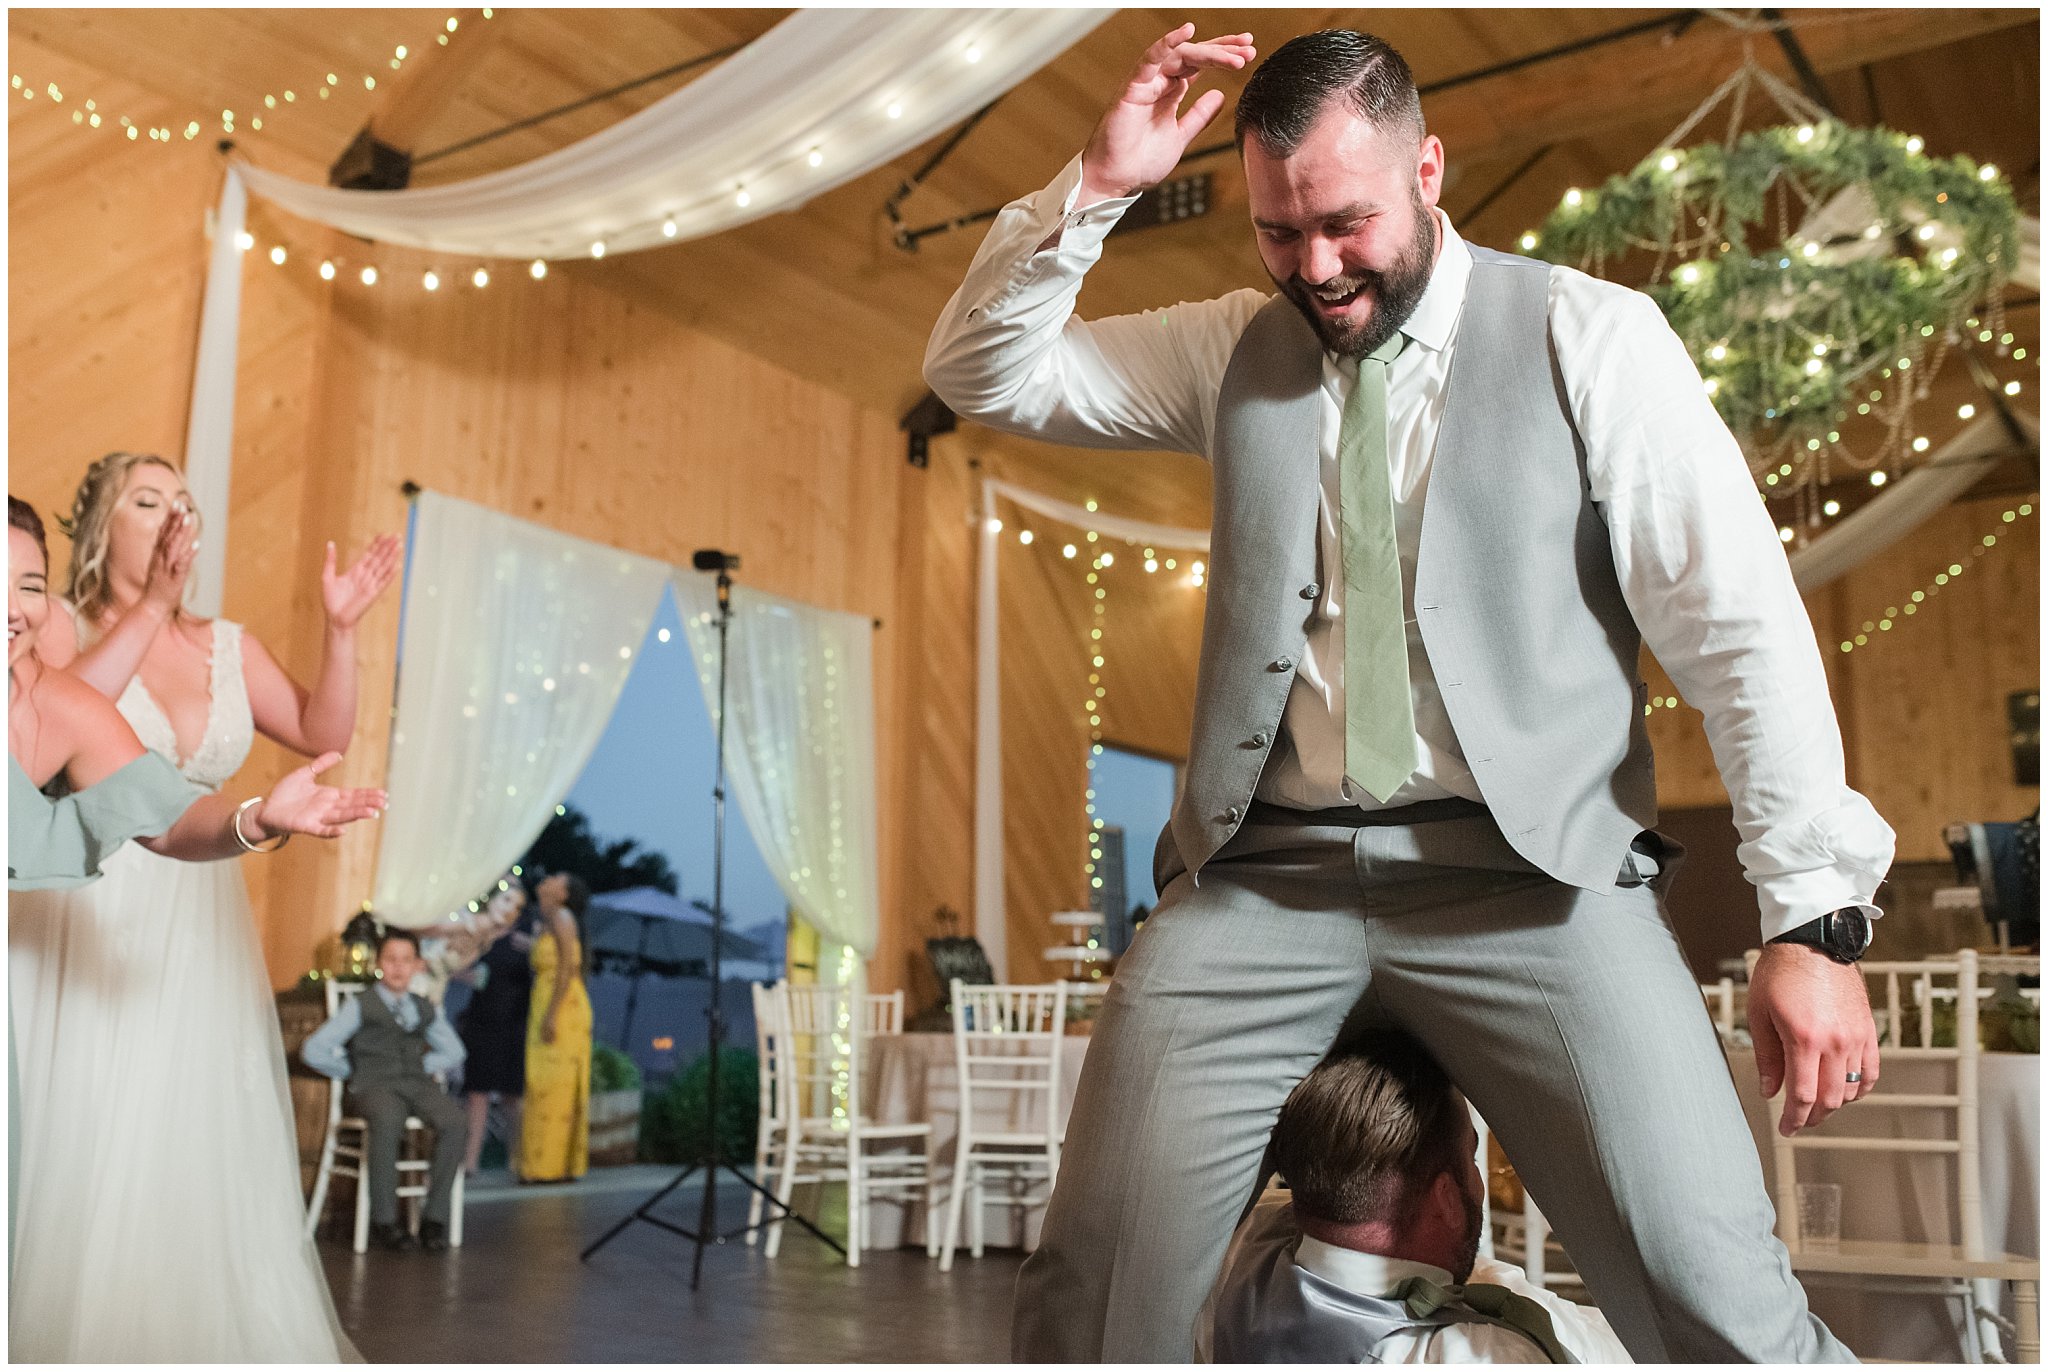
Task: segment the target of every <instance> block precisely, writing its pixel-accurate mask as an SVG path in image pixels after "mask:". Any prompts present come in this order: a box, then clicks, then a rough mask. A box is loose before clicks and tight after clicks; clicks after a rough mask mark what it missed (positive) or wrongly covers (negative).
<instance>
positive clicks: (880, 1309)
mask: <svg viewBox="0 0 2048 1372" xmlns="http://www.w3.org/2000/svg"><path fill="white" fill-rule="evenodd" d="M625 1171H626V1172H627V1173H628V1174H627V1175H619V1174H617V1173H612V1174H607V1173H606V1172H602V1171H600V1172H596V1173H593V1174H592V1175H591V1176H590V1177H589V1178H586V1179H585V1180H584V1181H583V1182H580V1183H576V1184H575V1185H571V1186H564V1187H549V1188H524V1189H521V1190H520V1191H519V1193H518V1194H517V1195H506V1194H504V1193H503V1192H502V1191H499V1192H498V1193H496V1194H493V1193H492V1192H491V1191H490V1190H489V1189H487V1188H479V1189H478V1190H477V1192H475V1193H474V1194H473V1197H472V1201H471V1203H470V1205H469V1206H468V1208H467V1219H466V1226H465V1228H466V1232H465V1235H464V1242H463V1246H462V1247H461V1248H460V1249H453V1250H450V1251H449V1252H446V1253H440V1254H431V1253H419V1252H412V1253H386V1252H382V1251H379V1250H375V1249H373V1250H372V1251H370V1252H368V1253H365V1254H363V1255H361V1256H357V1255H356V1254H354V1253H352V1252H350V1251H349V1249H348V1244H347V1240H346V1236H340V1237H336V1236H334V1235H332V1234H331V1233H330V1234H327V1235H323V1236H322V1238H321V1241H320V1250H321V1257H322V1260H323V1261H324V1262H325V1264H326V1268H327V1278H328V1282H329V1284H330V1285H331V1286H332V1287H333V1290H334V1302H335V1306H336V1308H337V1309H338V1310H339V1312H340V1315H341V1322H342V1325H343V1327H344V1328H345V1329H346V1330H347V1331H348V1334H349V1337H350V1338H352V1339H353V1340H355V1343H356V1347H357V1348H358V1349H360V1350H361V1352H362V1354H363V1356H364V1357H365V1358H367V1359H369V1360H370V1361H371V1362H1002V1361H1006V1360H1007V1359H1008V1355H1009V1326H1010V1305H1011V1294H1012V1290H1013V1288H1014V1286H1015V1284H1016V1279H1017V1268H1018V1266H1019V1264H1020V1263H1021V1262H1022V1258H1023V1255H1022V1254H1020V1253H1017V1252H1014V1251H1008V1250H998V1249H990V1250H988V1252H987V1254H986V1255H985V1256H983V1257H982V1258H980V1259H979V1260H977V1259H974V1258H972V1257H969V1256H968V1255H967V1254H966V1253H964V1252H963V1253H961V1254H960V1256H959V1257H958V1258H957V1259H956V1261H955V1262H954V1266H953V1270H952V1272H950V1273H947V1274H943V1275H942V1274H941V1273H940V1272H939V1270H938V1263H937V1262H936V1261H934V1260H931V1259H928V1258H926V1257H925V1256H924V1253H923V1250H921V1249H901V1250H893V1249H892V1250H888V1251H885V1252H877V1253H868V1254H863V1255H862V1259H861V1266H860V1267H859V1268H857V1269H852V1268H848V1267H847V1266H846V1264H845V1262H844V1260H843V1259H841V1258H840V1257H839V1255H838V1254H836V1253H834V1252H832V1251H831V1250H830V1249H828V1248H826V1247H825V1246H824V1245H822V1244H820V1243H818V1242H817V1241H816V1240H815V1239H812V1238H810V1237H809V1236H808V1235H806V1234H805V1233H803V1231H802V1230H800V1229H798V1228H796V1227H795V1226H793V1225H792V1226H790V1227H789V1228H788V1229H787V1230H786V1232H785V1233H784V1236H783V1243H782V1252H781V1254H780V1256H778V1257H777V1258H776V1259H775V1260H774V1261H773V1262H770V1261H768V1260H767V1259H765V1258H764V1257H763V1256H762V1255H761V1250H760V1249H759V1248H758V1247H755V1248H749V1247H747V1246H746V1245H745V1244H744V1243H743V1242H741V1241H740V1240H737V1239H735V1240H733V1241H731V1242H730V1243H727V1244H725V1245H723V1246H719V1247H713V1248H710V1249H708V1250H707V1251H706V1252H705V1255H704V1280H703V1285H702V1286H701V1288H700V1289H699V1290H697V1291H696V1292H694V1293H693V1292H692V1291H691V1290H690V1255H691V1246H690V1244H689V1243H688V1242H687V1241H685V1240H683V1239H680V1238H677V1237H675V1236H674V1235H672V1234H669V1233H666V1232H665V1231H663V1230H660V1229H657V1228H655V1227H654V1226H652V1225H647V1224H635V1225H633V1226H632V1227H631V1228H629V1229H628V1230H627V1231H626V1232H625V1233H623V1234H621V1235H620V1236H619V1237H618V1238H616V1239H614V1240H613V1241H612V1242H611V1244H610V1245H609V1246H607V1247H606V1248H605V1249H604V1250H603V1251H602V1252H600V1253H598V1254H597V1255H596V1256H595V1257H593V1258H592V1259H591V1260H590V1261H589V1262H588V1263H582V1262H579V1261H577V1254H578V1253H579V1252H580V1251H581V1250H582V1248H583V1246H584V1245H585V1244H587V1243H589V1242H590V1241H591V1240H592V1239H595V1238H596V1237H597V1236H598V1235H599V1234H602V1233H603V1232H604V1231H605V1230H606V1229H607V1228H609V1227H610V1226H611V1225H612V1224H613V1223H614V1222H615V1221H617V1220H618V1219H619V1218H620V1217H621V1216H623V1215H625V1214H627V1213H629V1212H630V1211H631V1210H632V1209H633V1208H634V1206H635V1205H637V1204H638V1203H639V1202H640V1200H641V1199H642V1198H643V1197H644V1196H646V1195H647V1194H649V1193H650V1192H651V1191H652V1190H653V1189H654V1188H655V1187H656V1186H658V1185H659V1184H660V1183H661V1182H662V1181H663V1180H665V1179H666V1178H667V1177H668V1176H669V1175H670V1174H669V1173H667V1172H664V1171H655V1170H652V1169H642V1168H633V1169H625ZM718 1194H719V1200H720V1210H721V1215H722V1223H723V1224H724V1225H725V1227H727V1228H730V1227H732V1226H734V1225H736V1224H738V1223H741V1222H742V1221H743V1220H744V1219H745V1217H746V1199H745V1193H744V1192H743V1191H741V1189H740V1188H739V1186H738V1185H737V1184H736V1183H731V1182H728V1181H726V1180H724V1179H723V1178H721V1180H720V1185H719V1189H718ZM697 1205H698V1201H697V1192H696V1190H695V1187H694V1185H691V1186H686V1187H685V1188H684V1189H682V1190H679V1191H678V1192H676V1193H675V1194H674V1195H673V1196H671V1197H670V1198H669V1199H668V1201H667V1202H665V1203H664V1204H663V1206H662V1208H661V1209H660V1210H659V1211H658V1212H657V1213H659V1214H660V1215H662V1216H663V1217H664V1218H666V1219H668V1220H670V1221H672V1222H674V1223H679V1224H682V1225H683V1226H684V1227H686V1228H687V1227H691V1226H693V1225H694V1223H695V1221H696V1216H697ZM821 1223H822V1224H823V1227H824V1228H825V1230H826V1231H827V1232H828V1233H831V1234H832V1235H833V1236H834V1237H835V1238H843V1237H844V1235H845V1218H844V1213H843V1209H842V1208H841V1207H840V1206H839V1205H837V1204H833V1203H830V1202H828V1208H827V1210H826V1212H825V1214H824V1216H823V1218H822V1221H821Z"/></svg>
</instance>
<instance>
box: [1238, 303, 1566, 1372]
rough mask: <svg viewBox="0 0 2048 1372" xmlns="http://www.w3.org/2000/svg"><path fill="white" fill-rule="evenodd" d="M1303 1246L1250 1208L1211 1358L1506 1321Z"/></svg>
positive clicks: (1283, 1212)
mask: <svg viewBox="0 0 2048 1372" xmlns="http://www.w3.org/2000/svg"><path fill="white" fill-rule="evenodd" d="M1288 308H1290V309H1291V308H1293V307H1292V306H1289V307H1288ZM1300 1242H1301V1237H1300V1235H1299V1233H1297V1232H1296V1230H1295V1226H1294V1217H1293V1212H1292V1210H1290V1209H1289V1208H1288V1207H1287V1206H1285V1205H1270V1204H1268V1205H1261V1206H1259V1207H1258V1208H1257V1209H1255V1210H1253V1212H1252V1215H1251V1218H1250V1219H1249V1220H1248V1221H1247V1222H1246V1223H1245V1225H1244V1227H1243V1228H1241V1229H1240V1230H1239V1232H1238V1234H1237V1236H1236V1238H1235V1239H1233V1240H1232V1241H1231V1245H1230V1252H1229V1254H1228V1256H1226V1257H1225V1259H1224V1263H1223V1272H1222V1274H1221V1275H1220V1276H1219V1277H1218V1278H1217V1280H1216V1288H1215V1290H1214V1291H1213V1292H1212V1293H1211V1294H1210V1297H1209V1304H1208V1307H1207V1310H1206V1311H1205V1314H1204V1318H1206V1319H1208V1320H1209V1322H1210V1323H1209V1361H1211V1362H1215V1363H1245V1362H1285V1363H1376V1362H1381V1361H1383V1359H1382V1358H1381V1357H1380V1355H1379V1346H1380V1344H1381V1343H1382V1342H1384V1341H1385V1340H1386V1339H1388V1338H1390V1337H1391V1336H1393V1335H1395V1334H1399V1333H1404V1332H1409V1331H1415V1330H1422V1329H1437V1328H1442V1327H1444V1326H1446V1325H1451V1324H1495V1325H1497V1324H1500V1323H1501V1321H1499V1320H1496V1319H1491V1318H1489V1317H1487V1316H1485V1315H1482V1314H1480V1313H1479V1312H1478V1311H1476V1310H1467V1309H1464V1308H1462V1307H1459V1306H1455V1305H1447V1306H1443V1307H1441V1308H1439V1309H1437V1310H1433V1311H1431V1312H1430V1313H1429V1314H1426V1315H1415V1314H1411V1313H1410V1312H1409V1310H1408V1307H1407V1306H1406V1305H1405V1304H1403V1303H1402V1302H1400V1301H1397V1300H1395V1299H1393V1298H1392V1297H1389V1296H1365V1295H1360V1294H1359V1293H1358V1292H1356V1291H1351V1290H1347V1289H1346V1288H1344V1287H1342V1286H1339V1285H1337V1284H1336V1283H1335V1282H1333V1281H1329V1280H1326V1279H1325V1278H1323V1277H1319V1276H1317V1275H1316V1274H1315V1273H1313V1272H1310V1271H1309V1270H1307V1269H1306V1268H1304V1267H1301V1266H1299V1265H1297V1264H1296V1263H1295V1261H1294V1253H1295V1250H1296V1249H1297V1248H1298V1247H1299V1246H1300ZM1531 1347H1532V1348H1533V1347H1534V1345H1533V1344H1532V1345H1531Z"/></svg>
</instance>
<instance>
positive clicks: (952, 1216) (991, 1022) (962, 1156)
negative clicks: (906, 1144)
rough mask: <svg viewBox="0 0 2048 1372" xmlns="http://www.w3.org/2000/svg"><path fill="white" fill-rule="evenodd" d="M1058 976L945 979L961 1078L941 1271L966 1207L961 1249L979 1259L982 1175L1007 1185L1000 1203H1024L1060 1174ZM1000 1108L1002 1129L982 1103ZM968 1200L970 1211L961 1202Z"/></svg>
mask: <svg viewBox="0 0 2048 1372" xmlns="http://www.w3.org/2000/svg"><path fill="white" fill-rule="evenodd" d="M1067 991H1068V986H1067V983H1065V982H1057V981H1056V982H1054V983H1052V984H1051V985H1050V986H968V985H965V984H963V983H961V982H960V981H958V980H955V981H954V982H953V986H952V1001H953V1052H954V1061H955V1063H956V1065H957V1067H958V1072H959V1078H960V1131H959V1134H958V1136H957V1138H956V1140H955V1152H954V1156H953V1169H952V1172H951V1175H950V1177H949V1179H948V1182H947V1186H946V1221H945V1230H944V1237H943V1239H942V1240H941V1241H940V1248H939V1270H940V1271H941V1272H950V1271H952V1270H953V1253H954V1250H955V1249H956V1248H957V1247H958V1246H959V1243H960V1222H961V1217H962V1215H963V1213H967V1214H968V1225H969V1245H970V1246H969V1251H970V1252H971V1253H972V1254H973V1255H974V1256H975V1257H977V1258H978V1257H980V1256H981V1254H982V1245H983V1239H984V1234H983V1227H982V1226H983V1211H984V1210H985V1209H986V1207H987V1205H988V1202H989V1197H988V1181H989V1179H990V1178H991V1177H1000V1178H1001V1179H1002V1180H1003V1181H1004V1182H1006V1183H1007V1187H1008V1194H1007V1196H999V1197H998V1198H997V1199H998V1201H999V1202H1001V1203H1006V1204H1009V1205H1012V1206H1022V1205H1024V1204H1026V1203H1027V1198H1028V1192H1029V1189H1030V1188H1032V1187H1033V1186H1034V1185H1035V1184H1037V1183H1040V1182H1042V1183H1043V1185H1044V1195H1045V1196H1046V1197H1048V1198H1049V1197H1050V1196H1051V1195H1052V1187H1053V1182H1054V1181H1055V1180H1056V1179H1057V1178H1058V1176H1059V1167H1060V1138H1061V1135H1062V1134H1063V1133H1064V1132H1065V1130H1064V1129H1063V1128H1062V1126H1061V1123H1060V1118H1059V1115H1060V1049H1061V1044H1062V1041H1063V1040H1064V1038H1065V1036H1066V1025H1067ZM995 1100H1001V1101H1002V1102H1003V1103H1004V1104H1005V1105H1006V1106H1007V1108H1008V1113H1007V1118H1005V1119H1004V1121H1003V1124H1002V1125H1001V1127H996V1128H991V1127H989V1126H988V1124H987V1123H986V1120H987V1118H988V1116H989V1114H990V1113H992V1112H990V1111H989V1110H988V1104H989V1102H991V1101H995ZM970 1206H971V1207H972V1208H971V1212H970V1211H969V1210H968V1207H970Z"/></svg>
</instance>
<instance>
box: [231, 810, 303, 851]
mask: <svg viewBox="0 0 2048 1372" xmlns="http://www.w3.org/2000/svg"><path fill="white" fill-rule="evenodd" d="M262 803H263V797H262V796H250V797H249V798H248V799H247V800H245V801H243V802H242V803H241V804H240V805H237V806H236V807H235V822H234V830H235V842H237V843H239V844H241V845H242V847H243V848H244V849H246V850H247V851H249V852H251V853H274V852H276V851H277V850H278V849H280V848H282V847H284V846H285V844H287V843H290V842H291V841H292V836H291V835H290V834H279V835H278V836H277V842H276V843H273V844H271V845H270V847H268V848H259V847H257V846H256V845H255V844H253V843H251V842H249V840H248V839H246V838H244V837H242V816H243V815H244V814H246V813H247V812H248V811H249V810H251V809H253V808H254V807H255V806H258V805H261V804H262Z"/></svg>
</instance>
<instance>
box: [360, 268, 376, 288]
mask: <svg viewBox="0 0 2048 1372" xmlns="http://www.w3.org/2000/svg"><path fill="white" fill-rule="evenodd" d="M363 284H364V285H365V286H374V285H376V284H377V269H376V268H375V267H365V268H363Z"/></svg>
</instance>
